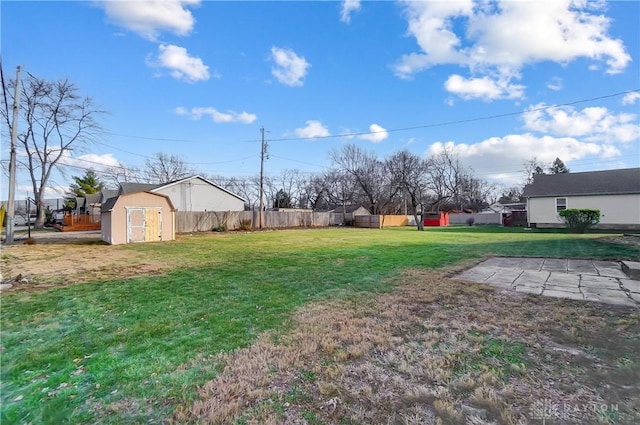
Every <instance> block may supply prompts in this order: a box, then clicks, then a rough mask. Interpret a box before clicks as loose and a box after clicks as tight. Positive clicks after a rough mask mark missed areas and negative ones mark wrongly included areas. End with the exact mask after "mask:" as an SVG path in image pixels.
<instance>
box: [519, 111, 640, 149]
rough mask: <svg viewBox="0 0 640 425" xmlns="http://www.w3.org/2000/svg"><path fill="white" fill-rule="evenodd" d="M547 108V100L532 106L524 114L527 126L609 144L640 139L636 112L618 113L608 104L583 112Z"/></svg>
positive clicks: (639, 126)
mask: <svg viewBox="0 0 640 425" xmlns="http://www.w3.org/2000/svg"><path fill="white" fill-rule="evenodd" d="M545 108H546V105H545V104H544V103H540V104H537V105H532V106H531V107H529V108H528V110H527V112H525V113H524V114H523V119H524V123H525V124H524V127H525V128H526V129H528V130H533V131H538V132H541V133H549V134H554V135H559V136H570V137H580V138H582V139H583V140H586V141H590V142H603V143H609V144H613V143H628V142H632V141H634V140H638V138H640V125H638V119H637V115H636V114H627V113H621V114H614V113H612V112H610V111H609V110H608V109H607V108H604V107H589V108H584V109H582V110H580V111H578V110H576V109H574V108H572V107H569V106H563V107H557V108H548V109H545Z"/></svg>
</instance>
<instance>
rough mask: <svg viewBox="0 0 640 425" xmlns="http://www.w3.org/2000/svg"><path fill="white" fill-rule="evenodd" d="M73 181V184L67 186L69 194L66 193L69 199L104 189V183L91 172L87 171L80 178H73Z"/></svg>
mask: <svg viewBox="0 0 640 425" xmlns="http://www.w3.org/2000/svg"><path fill="white" fill-rule="evenodd" d="M73 180H74V182H75V183H71V184H70V185H69V192H67V196H68V197H69V198H75V197H77V196H79V197H84V196H87V195H90V194H92V193H98V192H100V191H101V190H102V189H104V183H103V182H101V181H100V179H99V178H98V176H97V175H96V173H95V171H93V170H87V172H86V173H85V174H84V176H82V177H78V176H73Z"/></svg>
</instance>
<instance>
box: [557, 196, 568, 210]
mask: <svg viewBox="0 0 640 425" xmlns="http://www.w3.org/2000/svg"><path fill="white" fill-rule="evenodd" d="M566 209H567V198H556V212H560V211H562V210H566Z"/></svg>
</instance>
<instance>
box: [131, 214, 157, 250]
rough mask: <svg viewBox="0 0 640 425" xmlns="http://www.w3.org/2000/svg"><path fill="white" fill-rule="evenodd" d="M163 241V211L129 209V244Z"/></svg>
mask: <svg viewBox="0 0 640 425" xmlns="http://www.w3.org/2000/svg"><path fill="white" fill-rule="evenodd" d="M159 240H162V209H161V208H158V207H146V208H142V207H140V208H127V243H136V242H153V241H159Z"/></svg>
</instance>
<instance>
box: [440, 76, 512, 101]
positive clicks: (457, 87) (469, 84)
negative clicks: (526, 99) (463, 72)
mask: <svg viewBox="0 0 640 425" xmlns="http://www.w3.org/2000/svg"><path fill="white" fill-rule="evenodd" d="M444 87H445V89H446V90H447V91H448V92H450V93H453V94H455V95H458V96H460V97H461V98H463V99H484V100H495V99H518V98H522V97H523V96H524V88H525V87H524V86H522V85H518V84H510V83H509V81H508V80H506V79H498V80H493V79H491V78H490V77H482V78H464V77H462V76H460V75H457V74H453V75H451V76H450V77H449V79H447V81H446V82H445V83H444Z"/></svg>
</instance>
